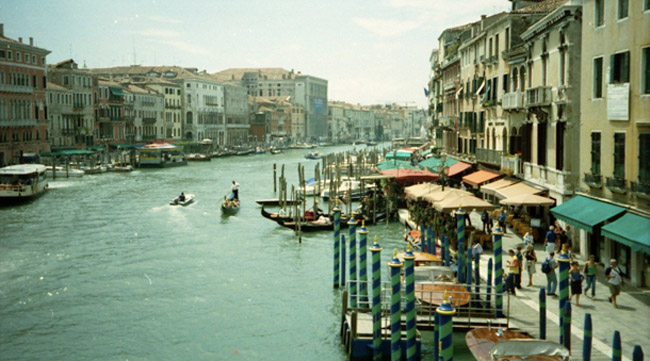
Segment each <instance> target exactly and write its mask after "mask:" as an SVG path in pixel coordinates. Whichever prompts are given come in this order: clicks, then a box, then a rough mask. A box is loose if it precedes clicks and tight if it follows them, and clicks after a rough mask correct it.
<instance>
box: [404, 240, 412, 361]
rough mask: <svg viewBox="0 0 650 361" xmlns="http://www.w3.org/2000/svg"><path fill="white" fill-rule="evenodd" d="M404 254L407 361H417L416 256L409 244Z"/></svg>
mask: <svg viewBox="0 0 650 361" xmlns="http://www.w3.org/2000/svg"><path fill="white" fill-rule="evenodd" d="M407 245H408V246H407V247H408V249H407V251H406V253H405V254H404V279H405V283H406V285H405V287H406V304H405V307H404V312H405V313H406V360H407V361H415V265H414V263H415V262H414V261H415V255H414V254H413V252H411V244H410V243H407Z"/></svg>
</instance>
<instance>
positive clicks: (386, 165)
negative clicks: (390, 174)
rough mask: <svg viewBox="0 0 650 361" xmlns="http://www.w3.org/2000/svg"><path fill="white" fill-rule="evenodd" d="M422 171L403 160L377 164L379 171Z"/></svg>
mask: <svg viewBox="0 0 650 361" xmlns="http://www.w3.org/2000/svg"><path fill="white" fill-rule="evenodd" d="M398 168H401V169H420V168H419V167H417V166H414V165H412V164H411V162H406V161H403V160H385V161H383V162H379V163H377V169H378V170H380V171H382V170H387V169H398Z"/></svg>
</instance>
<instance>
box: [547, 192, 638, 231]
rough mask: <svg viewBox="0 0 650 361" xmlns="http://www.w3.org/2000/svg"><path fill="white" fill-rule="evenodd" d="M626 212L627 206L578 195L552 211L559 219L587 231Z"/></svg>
mask: <svg viewBox="0 0 650 361" xmlns="http://www.w3.org/2000/svg"><path fill="white" fill-rule="evenodd" d="M623 212H625V208H623V207H619V206H615V205H613V204H609V203H605V202H601V201H597V200H595V199H592V198H588V197H585V196H576V197H573V198H571V199H569V200H568V201H566V202H564V203H562V204H560V205H559V206H557V207H554V208H551V213H552V214H553V215H554V216H555V217H556V218H558V219H560V220H562V221H564V222H566V223H568V224H570V225H572V226H574V227H578V228H581V229H584V230H585V231H587V232H590V233H591V232H593V227H594V226H596V225H599V224H601V223H603V222H605V221H606V220H608V219H610V218H612V217H616V216H617V215H619V214H621V213H623Z"/></svg>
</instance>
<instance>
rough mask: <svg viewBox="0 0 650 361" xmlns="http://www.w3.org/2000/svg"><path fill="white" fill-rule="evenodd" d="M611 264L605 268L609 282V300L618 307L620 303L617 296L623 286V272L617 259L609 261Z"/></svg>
mask: <svg viewBox="0 0 650 361" xmlns="http://www.w3.org/2000/svg"><path fill="white" fill-rule="evenodd" d="M609 263H610V266H609V267H608V268H607V269H606V270H605V277H606V278H607V283H608V284H609V293H610V296H609V302H610V303H613V304H614V307H616V308H618V303H616V297H618V295H619V294H621V286H623V272H621V269H620V268H618V263H617V262H616V260H615V259H611V260H610V261H609Z"/></svg>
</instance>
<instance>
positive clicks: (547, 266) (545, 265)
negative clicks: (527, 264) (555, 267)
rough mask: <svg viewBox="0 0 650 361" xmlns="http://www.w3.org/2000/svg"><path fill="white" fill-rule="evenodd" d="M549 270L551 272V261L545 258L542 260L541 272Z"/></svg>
mask: <svg viewBox="0 0 650 361" xmlns="http://www.w3.org/2000/svg"><path fill="white" fill-rule="evenodd" d="M549 272H551V262H550V260H549V259H548V258H547V259H546V260H544V262H542V273H549Z"/></svg>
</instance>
